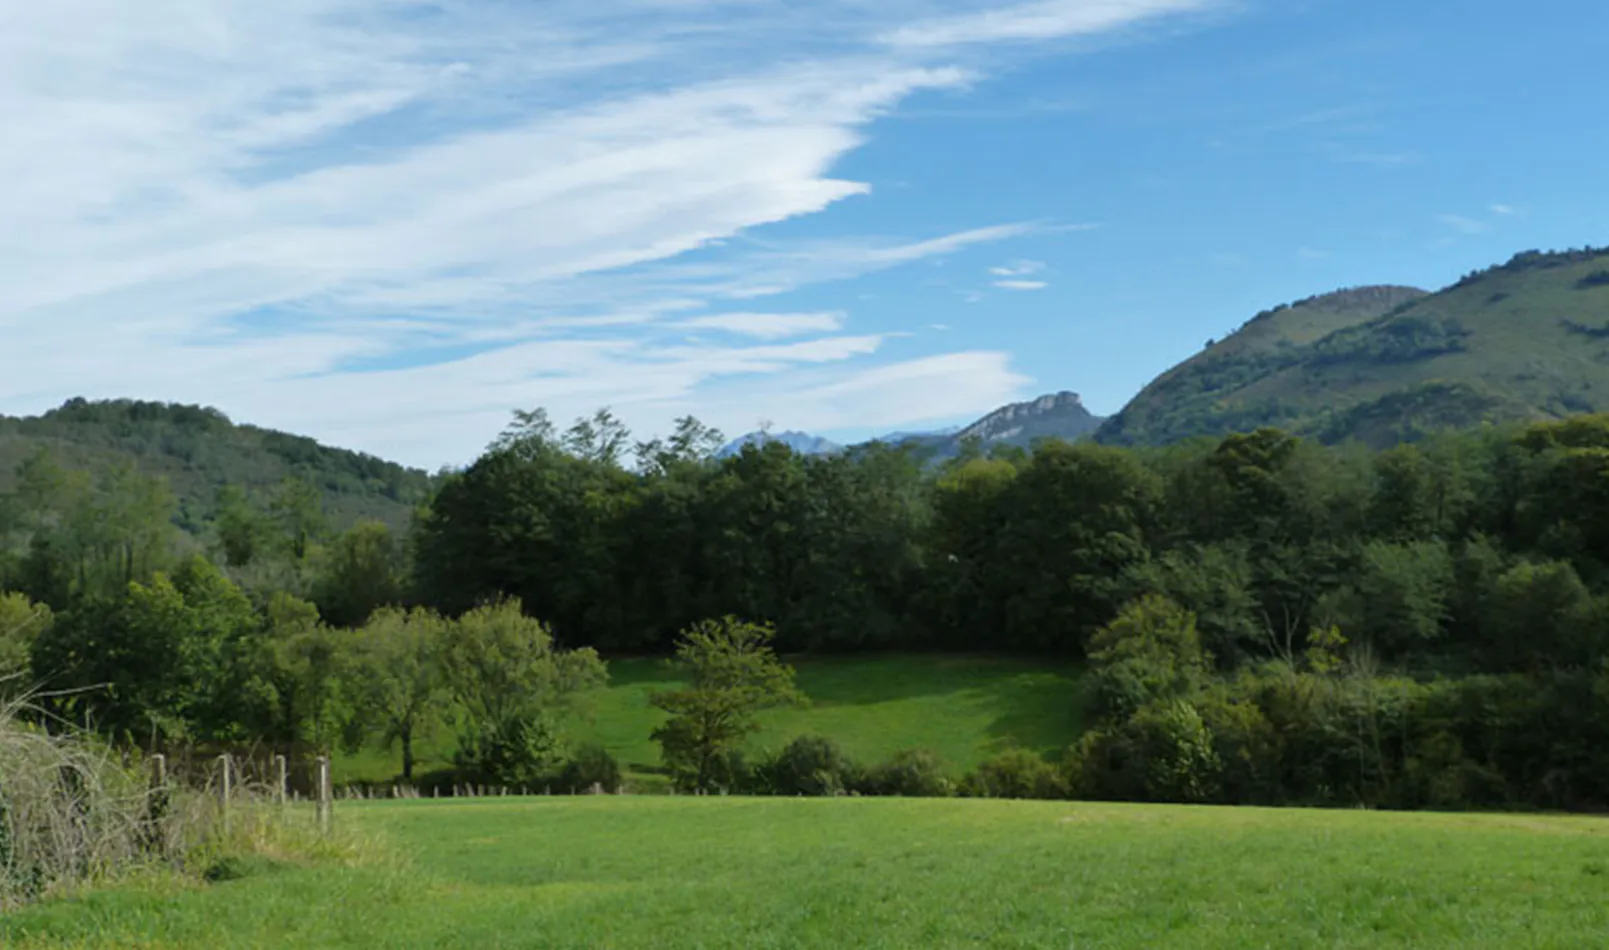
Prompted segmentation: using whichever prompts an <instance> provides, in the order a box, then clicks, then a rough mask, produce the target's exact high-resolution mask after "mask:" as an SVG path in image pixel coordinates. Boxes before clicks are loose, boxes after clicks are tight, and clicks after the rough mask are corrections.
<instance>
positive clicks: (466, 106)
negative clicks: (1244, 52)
mask: <svg viewBox="0 0 1609 950" xmlns="http://www.w3.org/2000/svg"><path fill="white" fill-rule="evenodd" d="M1211 5H1212V4H1210V3H1208V2H1204V0H1197V2H1190V0H1127V2H1120V0H1087V2H1041V3H1030V4H1026V5H1020V6H1014V7H1005V8H991V7H988V6H986V5H984V4H982V3H966V4H962V5H960V6H959V7H958V6H957V5H956V4H953V3H939V2H937V0H910V2H908V3H901V4H895V5H892V6H888V7H884V6H880V5H869V4H864V3H861V2H859V0H824V2H823V3H821V4H812V5H811V6H810V8H809V9H808V10H805V9H803V8H789V7H784V6H783V5H778V4H755V3H751V2H745V0H676V2H665V0H589V2H586V3H582V2H579V0H549V2H544V3H542V4H505V3H493V2H468V0H437V2H419V3H413V2H406V3H405V2H401V0H281V2H276V3H273V4H262V3H258V2H255V0H209V2H206V3H200V2H194V0H151V2H150V3H142V4H130V3H127V2H125V0H52V2H50V3H28V2H23V0H0V21H3V22H4V23H5V25H6V28H5V29H4V30H3V31H0V63H3V64H4V66H3V67H0V121H3V122H4V127H5V130H6V131H5V136H6V148H5V149H4V150H0V215H3V216H4V218H5V220H6V222H7V228H6V231H5V233H4V234H3V235H0V332H4V333H5V335H6V340H7V349H6V356H7V359H6V363H7V369H6V373H5V374H4V375H3V376H0V409H7V410H11V411H32V410H37V409H40V408H43V407H44V406H46V405H48V404H50V403H53V402H56V401H59V400H60V399H62V398H65V397H66V396H70V395H78V394H82V395H86V396H90V397H103V396H123V395H135V396H141V397H145V398H163V399H175V400H182V401H195V402H207V403H212V404H217V405H220V406H222V407H224V408H225V409H227V410H228V411H230V412H232V413H234V414H235V415H237V416H241V417H244V418H249V419H251V420H252V421H255V422H260V423H263V424H267V425H274V426H279V427H283V428H289V429H293V430H297V431H305V432H308V433H311V434H314V435H317V436H319V437H321V438H325V439H330V440H333V441H338V442H342V443H346V444H351V445H354V446H356V447H360V448H365V449H368V450H370V451H375V452H379V453H383V454H388V455H392V456H396V457H399V458H401V459H403V460H405V461H410V462H415V463H419V464H427V465H429V464H436V463H440V462H447V461H453V462H461V461H464V460H465V459H466V458H468V457H469V456H471V455H472V454H473V453H474V452H475V451H476V450H477V449H478V448H479V447H480V446H481V445H482V444H484V442H485V441H486V440H487V439H488V438H489V437H490V436H491V435H492V434H493V433H494V432H495V431H496V429H497V428H498V427H499V426H500V425H501V424H502V422H503V420H504V419H505V418H506V417H507V413H508V410H509V409H511V408H513V407H516V406H531V405H546V406H548V407H549V408H550V410H552V411H553V412H554V414H555V415H556V416H559V417H561V418H564V417H568V416H570V415H575V414H580V413H584V412H587V411H589V410H590V409H591V408H594V407H595V406H597V405H601V404H610V405H613V406H615V407H616V409H617V410H618V411H619V412H620V414H621V415H622V416H623V417H624V418H625V419H626V420H627V421H628V422H631V423H632V424H634V425H636V426H638V427H639V428H641V429H644V430H645V431H654V430H655V429H657V428H662V427H663V426H664V424H665V423H666V422H668V420H669V419H671V418H673V416H674V415H677V414H680V413H682V412H685V411H694V412H696V413H697V414H699V415H701V416H704V417H706V418H708V419H710V421H713V422H715V423H716V424H721V425H731V424H732V422H733V420H729V419H724V418H723V417H722V414H723V412H725V411H726V410H725V409H724V407H725V406H727V405H729V404H731V403H732V402H733V399H734V397H738V398H739V399H740V401H741V403H742V404H743V405H744V406H745V409H744V412H745V413H746V414H752V413H753V412H755V411H759V412H761V413H764V414H769V415H774V416H782V415H787V416H788V418H789V419H790V422H791V421H792V420H795V419H798V420H799V424H806V425H826V424H844V423H841V422H836V423H835V422H833V420H841V419H843V418H845V417H846V413H847V411H848V410H847V409H846V408H845V407H846V406H849V405H851V403H852V402H853V404H854V405H857V406H859V408H858V409H857V410H856V411H858V412H860V413H861V417H862V418H867V419H870V418H873V417H875V421H877V423H878V424H903V423H906V422H912V421H919V420H924V419H930V418H938V417H939V416H941V415H943V412H940V411H939V410H947V411H948V410H953V411H955V412H960V413H964V412H970V411H973V410H975V409H979V408H987V407H988V406H990V405H992V404H994V403H996V402H1000V401H1005V400H1006V399H1009V398H1012V397H1014V396H1016V395H1018V390H1019V388H1020V387H1021V386H1022V385H1023V383H1024V380H1023V379H1022V377H1021V376H1020V375H1018V374H1016V373H1014V372H1013V371H1012V370H1011V369H1010V367H1009V361H1008V360H1006V359H1005V358H1003V357H1002V356H1001V355H1000V354H997V353H971V352H963V353H954V354H947V355H941V356H937V357H921V358H916V359H913V358H896V357H890V356H887V355H885V348H884V346H883V342H884V335H882V334H876V333H867V332H862V331H856V330H855V315H854V314H853V313H847V314H841V313H837V312H833V313H830V314H829V313H788V312H781V311H779V312H775V313H767V312H765V310H766V309H767V308H763V307H758V306H756V305H753V304H752V303H750V304H741V303H739V304H734V302H735V301H754V300H756V299H760V298H764V297H767V296H771V295H776V294H780V293H784V292H788V291H792V290H797V289H799V288H803V287H810V286H815V285H822V284H827V283H830V282H832V281H836V280H844V279H847V278H851V277H855V276H858V275H863V274H868V273H872V272H875V271H878V270H885V269H890V268H896V267H901V266H904V265H908V264H911V263H914V262H917V261H921V260H927V259H933V258H937V257H941V256H944V255H948V254H955V253H960V252H963V251H965V250H967V249H969V248H974V247H979V246H984V245H989V244H993V243H997V242H1006V241H1010V240H1013V239H1016V238H1020V237H1022V236H1024V235H1027V234H1031V233H1033V232H1034V231H1035V229H1036V228H1040V227H1044V226H1045V225H1044V224H1043V223H1023V222H1004V223H1002V222H988V221H980V222H975V223H974V224H973V226H971V227H967V228H966V229H964V230H960V231H956V232H953V233H948V234H936V235H935V234H928V235H905V236H895V237H887V236H885V237H881V238H872V237H866V236H864V235H858V234H849V235H844V236H841V237H837V238H832V239H817V240H812V241H803V240H799V239H792V240H788V241H767V240H761V239H760V238H759V237H758V236H757V235H759V234H763V233H764V227H765V226H766V225H769V224H774V223H777V222H783V221H788V220H792V219H797V218H801V217H808V216H812V215H817V214H820V213H821V212H823V211H825V210H827V209H829V208H831V207H832V206H834V205H836V204H838V203H840V202H843V201H846V200H850V199H857V200H859V199H865V198H866V196H868V195H869V193H870V188H869V186H868V185H867V184H866V183H865V182H860V181H854V180H849V179H847V178H844V177H841V176H839V175H838V174H836V173H835V171H834V169H835V168H836V167H837V165H838V163H839V161H840V160H841V159H842V158H843V157H844V156H846V155H848V154H850V153H851V152H853V151H854V150H855V149H857V148H858V147H860V145H861V144H862V143H863V141H864V140H865V137H866V136H867V135H868V132H869V129H870V127H871V126H872V124H873V123H875V122H876V121H877V120H878V119H879V118H881V117H884V116H886V115H888V114H890V113H891V112H893V111H894V110H897V109H898V108H899V107H900V106H901V104H902V103H903V102H904V101H906V100H907V99H908V98H909V97H911V96H913V95H916V94H918V93H921V92H925V91H932V90H942V89H960V88H964V87H965V86H966V85H967V84H969V83H975V82H978V81H982V80H984V79H986V76H983V75H980V74H979V73H978V72H976V70H975V67H973V66H969V65H967V64H964V63H960V62H957V61H952V59H953V58H952V57H951V55H950V51H951V50H952V49H954V48H956V47H959V46H976V45H978V44H984V43H993V42H1000V41H1004V40H1015V41H1021V40H1029V39H1036V38H1055V37H1064V36H1092V35H1098V34H1100V33H1102V32H1108V31H1113V30H1118V29H1121V28H1124V27H1127V26H1131V25H1136V24H1142V23H1146V22H1150V21H1154V20H1157V19H1160V18H1162V17H1166V16H1171V15H1177V14H1182V13H1187V12H1191V11H1194V10H1198V9H1204V8H1207V7H1208V6H1211ZM1050 226H1052V227H1054V226H1055V225H1054V224H1051V225H1050ZM756 229H760V230H758V231H757V230H756ZM739 307H740V308H741V310H739V309H736V308H739ZM689 329H694V330H706V331H717V332H718V333H724V334H725V337H723V338H720V339H715V340H702V339H700V340H697V341H696V342H689V341H688V332H687V331H688V330H689ZM779 341H789V342H779ZM962 403H967V404H966V405H962ZM810 420H815V421H813V422H812V421H810Z"/></svg>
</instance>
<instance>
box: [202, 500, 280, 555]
mask: <svg viewBox="0 0 1609 950" xmlns="http://www.w3.org/2000/svg"><path fill="white" fill-rule="evenodd" d="M214 530H215V531H216V532H217V534H218V546H219V547H220V548H222V549H223V556H224V563H225V564H227V565H229V566H230V567H245V566H247V565H249V564H251V563H252V561H253V560H255V559H256V558H257V556H258V555H259V554H260V553H261V552H262V547H263V542H264V541H265V540H266V539H267V538H268V536H269V532H270V531H271V530H272V525H271V524H270V523H269V521H268V518H267V516H266V515H264V514H263V512H261V511H259V510H258V509H257V507H256V506H255V505H253V504H252V503H251V500H250V499H248V498H247V497H246V493H245V492H244V491H242V490H241V488H240V486H238V485H225V486H223V488H221V489H219V490H218V516H217V520H216V522H215V524H214Z"/></svg>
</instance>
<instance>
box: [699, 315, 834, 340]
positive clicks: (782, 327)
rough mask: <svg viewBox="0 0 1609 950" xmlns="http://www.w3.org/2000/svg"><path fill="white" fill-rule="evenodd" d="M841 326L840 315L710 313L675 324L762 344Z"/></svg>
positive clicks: (827, 331) (831, 330)
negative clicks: (730, 334)
mask: <svg viewBox="0 0 1609 950" xmlns="http://www.w3.org/2000/svg"><path fill="white" fill-rule="evenodd" d="M843 325H844V315H843V314H842V313H713V314H708V315H706V316H702V317H693V318H692V319H690V320H682V321H680V322H678V323H677V324H676V326H678V327H683V328H686V329H689V330H719V331H721V332H724V333H733V334H737V335H738V336H749V337H758V338H760V339H764V340H773V339H781V338H783V337H790V336H798V335H800V334H802V333H833V332H836V331H837V330H840V329H842V328H843Z"/></svg>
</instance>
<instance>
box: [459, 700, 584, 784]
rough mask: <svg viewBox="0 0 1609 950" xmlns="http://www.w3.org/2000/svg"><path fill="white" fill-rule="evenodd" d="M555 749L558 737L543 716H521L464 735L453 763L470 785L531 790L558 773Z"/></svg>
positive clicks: (557, 754) (559, 756)
mask: <svg viewBox="0 0 1609 950" xmlns="http://www.w3.org/2000/svg"><path fill="white" fill-rule="evenodd" d="M558 750H559V740H558V735H557V733H556V732H555V731H554V730H553V728H552V727H551V725H550V724H549V723H548V722H547V721H546V720H545V719H544V718H543V717H538V716H532V717H523V718H518V719H510V720H507V721H504V722H500V723H496V724H495V726H492V727H488V728H483V729H482V731H480V732H479V733H478V734H475V735H466V736H465V737H464V739H463V744H462V746H461V747H460V748H459V750H458V752H457V753H456V754H455V755H454V764H455V765H456V766H457V770H458V772H459V773H460V774H461V775H463V776H464V777H465V778H466V779H468V780H470V781H472V782H474V783H478V784H485V785H502V786H506V787H509V788H518V787H532V788H534V787H537V786H541V785H544V784H546V783H547V782H548V781H550V780H551V778H552V776H553V775H554V773H555V772H556V771H557V770H558V769H557V767H558V766H559V763H560V762H562V761H563V759H562V756H561V754H560V753H559V751H558Z"/></svg>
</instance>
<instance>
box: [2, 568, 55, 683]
mask: <svg viewBox="0 0 1609 950" xmlns="http://www.w3.org/2000/svg"><path fill="white" fill-rule="evenodd" d="M51 620H52V617H51V613H50V608H49V607H47V606H45V605H44V604H36V603H34V602H33V601H31V600H29V599H28V598H27V597H25V596H23V595H22V594H0V699H4V698H5V697H6V696H7V695H8V694H9V695H15V694H17V693H20V692H23V691H24V690H26V689H27V688H28V687H29V686H30V685H31V684H30V683H28V682H27V677H28V675H29V671H30V667H29V657H30V654H31V653H32V652H33V644H34V640H36V639H37V638H38V637H39V635H40V633H41V632H42V631H44V630H46V629H48V628H49V627H50V624H51Z"/></svg>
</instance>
